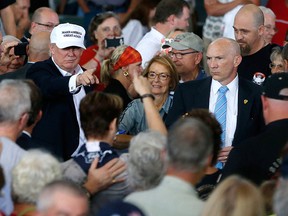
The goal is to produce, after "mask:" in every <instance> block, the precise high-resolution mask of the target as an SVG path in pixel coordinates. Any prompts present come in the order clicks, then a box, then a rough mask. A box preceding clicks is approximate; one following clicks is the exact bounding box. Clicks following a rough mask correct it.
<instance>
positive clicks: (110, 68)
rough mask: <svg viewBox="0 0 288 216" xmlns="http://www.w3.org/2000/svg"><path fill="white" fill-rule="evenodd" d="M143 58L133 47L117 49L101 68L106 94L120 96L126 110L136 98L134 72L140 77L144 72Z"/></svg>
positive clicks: (124, 46) (123, 46)
mask: <svg viewBox="0 0 288 216" xmlns="http://www.w3.org/2000/svg"><path fill="white" fill-rule="evenodd" d="M141 63H142V57H141V55H140V53H139V52H138V51H137V50H135V49H134V48H132V47H131V46H126V45H122V46H119V47H117V48H116V49H115V50H114V51H113V53H112V55H111V58H110V59H106V60H104V62H103V64H102V67H101V82H103V83H104V84H105V85H106V88H105V89H104V92H106V93H112V94H116V95H118V96H120V97H121V98H122V100H123V108H124V109H125V108H126V107H127V105H128V103H130V102H131V101H132V99H133V96H135V91H134V88H133V84H132V81H133V77H134V74H135V73H134V72H136V74H137V75H140V74H141V73H142V71H143V69H142V66H141Z"/></svg>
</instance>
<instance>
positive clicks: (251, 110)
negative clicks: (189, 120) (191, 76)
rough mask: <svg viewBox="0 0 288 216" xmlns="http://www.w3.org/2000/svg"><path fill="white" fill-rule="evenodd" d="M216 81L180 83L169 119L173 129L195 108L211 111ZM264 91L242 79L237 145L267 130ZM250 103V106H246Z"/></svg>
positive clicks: (239, 95)
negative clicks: (212, 85)
mask: <svg viewBox="0 0 288 216" xmlns="http://www.w3.org/2000/svg"><path fill="white" fill-rule="evenodd" d="M211 82H212V78H211V77H208V78H205V79H202V80H195V81H190V82H185V83H183V84H179V86H178V87H177V89H176V91H175V95H174V98H173V105H172V107H171V110H170V111H169V113H168V116H167V118H166V125H167V126H168V127H169V126H171V125H172V124H173V123H174V122H175V121H176V120H177V119H178V118H179V117H180V116H181V115H183V114H184V113H186V112H189V111H191V110H192V109H197V108H204V109H209V98H210V87H211ZM261 90H262V88H261V87H260V86H258V85H256V84H254V83H252V82H250V81H246V80H244V79H242V78H239V90H238V116H237V125H236V130H235V134H234V140H233V143H232V144H233V145H235V144H236V143H239V142H240V141H241V140H244V139H246V138H248V137H250V136H253V135H255V134H258V133H259V132H260V131H261V130H262V128H263V127H264V120H263V115H262V103H261V98H260V95H261ZM244 100H245V101H246V100H247V103H244Z"/></svg>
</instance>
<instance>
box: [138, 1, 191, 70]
mask: <svg viewBox="0 0 288 216" xmlns="http://www.w3.org/2000/svg"><path fill="white" fill-rule="evenodd" d="M189 19H190V7H189V4H188V3H187V2H186V1H184V0H162V1H160V2H159V3H158V5H157V7H156V12H155V15H154V23H155V26H153V27H152V28H151V30H150V31H149V32H148V33H146V34H145V35H144V37H143V38H142V40H140V41H139V43H138V44H137V46H136V50H137V51H138V52H139V53H140V54H141V56H142V67H143V68H145V65H146V63H147V62H148V61H150V60H151V59H152V58H153V57H154V55H156V54H157V52H159V51H160V50H161V41H162V39H163V38H165V36H166V35H168V33H170V32H171V31H172V30H174V29H175V28H180V29H187V28H188V26H189Z"/></svg>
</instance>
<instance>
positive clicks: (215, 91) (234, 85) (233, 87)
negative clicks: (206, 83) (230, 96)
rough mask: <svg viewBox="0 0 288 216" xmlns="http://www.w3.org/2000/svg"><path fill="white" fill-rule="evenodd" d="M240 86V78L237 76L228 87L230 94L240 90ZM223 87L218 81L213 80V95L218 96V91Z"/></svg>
mask: <svg viewBox="0 0 288 216" xmlns="http://www.w3.org/2000/svg"><path fill="white" fill-rule="evenodd" d="M238 84H239V77H238V74H237V75H236V77H235V78H234V79H233V80H232V81H231V82H230V83H229V84H228V85H226V86H227V88H228V90H229V91H230V92H235V91H236V89H237V88H238ZM221 86H222V84H221V83H220V82H218V81H217V80H214V79H212V83H211V89H212V94H213V95H217V94H218V90H219V88H220V87H221ZM229 91H228V92H229Z"/></svg>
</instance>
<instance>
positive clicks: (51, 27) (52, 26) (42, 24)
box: [35, 22, 58, 29]
mask: <svg viewBox="0 0 288 216" xmlns="http://www.w3.org/2000/svg"><path fill="white" fill-rule="evenodd" d="M35 23H36V24H37V25H40V26H45V27H46V28H47V29H53V28H54V27H56V26H57V25H58V24H56V25H54V24H44V23H39V22H35Z"/></svg>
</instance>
